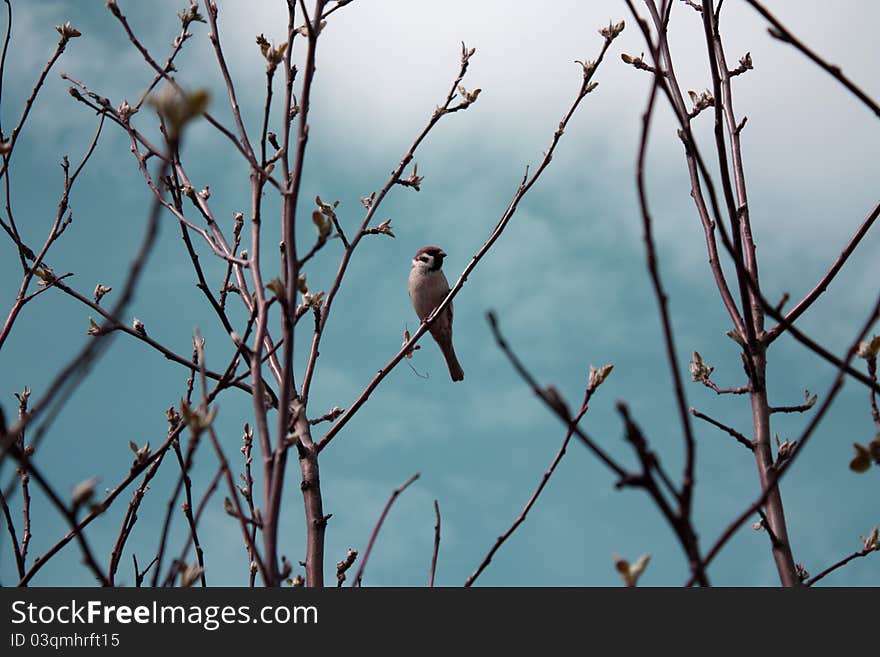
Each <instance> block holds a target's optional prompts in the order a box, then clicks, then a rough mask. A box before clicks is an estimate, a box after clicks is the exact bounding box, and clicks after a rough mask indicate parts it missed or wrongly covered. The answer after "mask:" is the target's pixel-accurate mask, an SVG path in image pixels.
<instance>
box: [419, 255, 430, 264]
mask: <svg viewBox="0 0 880 657" xmlns="http://www.w3.org/2000/svg"><path fill="white" fill-rule="evenodd" d="M419 260H421V261H422V262H428V256H424V255H423V256H419Z"/></svg>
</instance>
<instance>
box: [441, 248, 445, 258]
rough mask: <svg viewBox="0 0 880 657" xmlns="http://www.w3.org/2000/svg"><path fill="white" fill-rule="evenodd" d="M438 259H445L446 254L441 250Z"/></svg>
mask: <svg viewBox="0 0 880 657" xmlns="http://www.w3.org/2000/svg"><path fill="white" fill-rule="evenodd" d="M440 257H441V258H445V257H446V252H445V251H443V249H440Z"/></svg>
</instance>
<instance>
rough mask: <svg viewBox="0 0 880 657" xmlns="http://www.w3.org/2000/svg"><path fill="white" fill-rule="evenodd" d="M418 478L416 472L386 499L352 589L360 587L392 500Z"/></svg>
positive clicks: (392, 502)
mask: <svg viewBox="0 0 880 657" xmlns="http://www.w3.org/2000/svg"><path fill="white" fill-rule="evenodd" d="M418 478H419V473H418V472H416V473H415V474H414V475H413V476H412V477H410V478H409V479H407V480H406V481H405V482H403V484H401V485H400V486H399V487H398V488H395V489H394V492H392V493H391V497H389V498H388V502H387V503H386V504H385V508H384V509H382V514H381V515H380V516H379V520H378V522H376V526H375V527H374V528H373V533H372V534H370V540H369V541H368V542H367V549H366V550H365V551H364V558H363V559H361V565H360V567H359V568H358V569H357V574H355V576H354V581H353V582H352V583H351V585H352V586H353V587H354V586H360V585H361V580H362V579H363V576H364V568H366V567H367V561H368V560H369V558H370V553H371V552H372V551H373V545H374V544H375V542H376V537H377V536H378V535H379V530H380V529H382V523H384V522H385V516H387V515H388V511H389V510H390V509H391V505H392V504H394V500H396V499H397V497H398V496H399V495H400V494H401V493H402V492H403V491H405V490H406V489H407V488H408V487H409V485H410V484H411V483H413V482H414V481H415V480H416V479H418Z"/></svg>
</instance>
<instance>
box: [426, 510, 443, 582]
mask: <svg viewBox="0 0 880 657" xmlns="http://www.w3.org/2000/svg"><path fill="white" fill-rule="evenodd" d="M434 517H435V518H436V519H437V521H436V522H435V523H434V551H433V552H432V553H431V576H430V578H429V579H428V586H429V587H432V588H433V586H434V574H435V573H436V572H437V555H438V554H439V553H440V505H439V504H438V503H437V500H434Z"/></svg>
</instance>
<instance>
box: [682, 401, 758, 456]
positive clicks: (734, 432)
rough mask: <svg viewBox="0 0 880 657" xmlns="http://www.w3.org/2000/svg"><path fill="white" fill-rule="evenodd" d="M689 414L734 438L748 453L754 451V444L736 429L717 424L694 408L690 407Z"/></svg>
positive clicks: (716, 421) (717, 422) (714, 420)
mask: <svg viewBox="0 0 880 657" xmlns="http://www.w3.org/2000/svg"><path fill="white" fill-rule="evenodd" d="M691 414H692V415H693V416H694V417H697V418H700V419H701V420H705V421H706V422H708V423H709V424H712V425H714V426H716V427H718V428H719V429H721V430H722V431H725V432H727V433H728V434H730V435H731V436H733V437H734V438H736V441H737V442H738V443H739V444H740V445H742V446H743V447H745V448H746V449H748V450H749V451H750V452H754V451H755V444H754V443H753V442H752V441H751V440H749V439H748V438H746V437H745V436H744V435H742V434H741V433H740V432H739V431H737V430H736V429H733V428H732V427H729V426H727V425H726V424H722V423H721V422H719V421H718V420H716V419H714V418H711V417H709V416H708V415H706V414H705V413H701V412H700V411H698V410H697V409H696V408H694V407H693V406H691Z"/></svg>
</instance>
